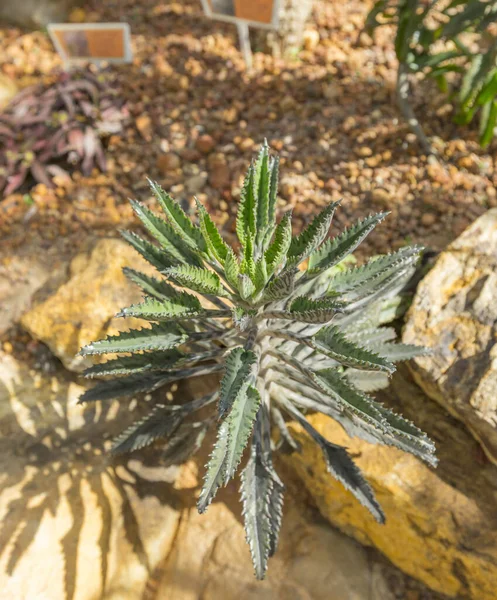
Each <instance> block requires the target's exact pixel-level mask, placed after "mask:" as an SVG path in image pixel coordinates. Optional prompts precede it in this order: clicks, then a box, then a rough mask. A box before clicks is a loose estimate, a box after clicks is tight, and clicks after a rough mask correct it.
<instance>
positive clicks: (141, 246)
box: [121, 231, 174, 271]
mask: <svg viewBox="0 0 497 600" xmlns="http://www.w3.org/2000/svg"><path fill="white" fill-rule="evenodd" d="M121 235H122V237H123V238H124V239H125V240H126V241H127V242H128V244H130V246H132V247H133V248H134V249H135V250H136V251H137V252H138V253H139V254H141V255H142V256H143V258H144V259H145V260H146V261H148V262H149V263H150V264H151V265H153V266H154V267H155V268H156V269H157V270H158V271H163V270H164V269H168V268H169V267H172V266H173V264H174V261H172V260H171V258H170V257H168V256H167V255H166V253H165V252H163V251H162V250H161V249H160V248H158V247H157V246H154V244H151V243H150V242H149V241H147V240H144V239H142V238H141V237H140V236H138V235H136V233H133V232H132V231H121Z"/></svg>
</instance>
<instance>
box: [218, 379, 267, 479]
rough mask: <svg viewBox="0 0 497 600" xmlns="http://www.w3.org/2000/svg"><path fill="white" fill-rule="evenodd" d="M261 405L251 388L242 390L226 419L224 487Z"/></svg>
mask: <svg viewBox="0 0 497 600" xmlns="http://www.w3.org/2000/svg"><path fill="white" fill-rule="evenodd" d="M260 403H261V397H260V395H259V392H258V391H257V390H256V389H255V388H254V387H252V386H249V387H244V388H242V392H241V393H239V394H238V395H237V396H236V398H235V400H234V402H233V405H232V407H231V410H230V412H229V414H228V416H227V417H226V420H225V422H226V423H227V424H228V447H227V452H226V473H225V477H224V483H225V485H226V484H227V483H228V481H229V480H230V479H231V478H232V477H233V475H234V474H235V471H236V468H237V467H238V465H239V464H240V460H241V458H242V454H243V451H244V450H245V446H246V445H247V442H248V439H249V437H250V434H251V433H252V429H253V427H254V422H255V418H256V416H257V411H258V410H259V406H260Z"/></svg>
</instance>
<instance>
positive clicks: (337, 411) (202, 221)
mask: <svg viewBox="0 0 497 600" xmlns="http://www.w3.org/2000/svg"><path fill="white" fill-rule="evenodd" d="M151 186H152V190H153V192H154V194H155V196H156V197H157V200H158V202H159V204H160V206H161V207H162V209H163V211H164V213H165V219H163V218H161V217H159V216H157V215H156V214H154V213H153V212H152V211H151V210H149V209H148V208H146V207H145V206H144V205H142V204H140V203H138V202H132V205H133V208H134V210H135V212H136V214H137V215H138V217H139V218H140V219H141V221H142V222H143V224H144V225H145V227H146V229H147V230H148V231H149V233H150V234H151V235H152V236H153V237H154V238H155V239H156V240H157V242H158V245H155V244H153V243H151V242H149V241H147V240H145V239H142V238H140V237H139V236H138V235H136V234H134V233H129V232H125V233H124V238H125V239H126V240H127V241H128V242H129V243H130V244H131V245H132V246H133V247H134V248H135V249H136V250H137V251H138V252H139V253H140V254H141V255H142V256H143V257H144V258H145V259H146V260H147V261H149V262H150V263H151V264H152V265H154V266H155V267H156V268H157V271H158V272H159V273H160V275H161V277H159V278H155V277H150V276H147V275H145V274H143V273H139V272H137V271H134V270H131V269H125V272H126V275H127V276H128V277H129V279H130V280H131V281H133V282H135V283H136V284H138V285H139V286H140V287H141V289H142V290H143V292H144V294H145V299H144V301H143V302H142V303H140V304H136V305H133V306H130V307H128V308H124V309H123V310H122V311H121V312H120V313H119V314H120V316H124V317H137V318H140V319H145V320H147V321H150V322H151V323H152V325H151V326H150V327H149V328H147V327H144V328H142V329H137V330H132V331H129V332H125V333H120V334H119V335H116V336H110V337H107V338H106V339H103V340H101V341H96V342H94V343H91V344H89V345H88V346H86V347H85V348H83V349H82V351H81V353H82V354H84V355H98V354H105V353H117V354H122V356H120V357H118V358H112V359H110V360H108V361H107V362H104V363H100V364H95V365H94V366H92V367H90V368H89V369H88V370H87V372H86V375H87V376H89V377H102V378H110V379H104V380H103V381H100V382H99V383H97V384H96V385H95V386H94V387H92V388H90V389H88V390H87V391H86V392H85V393H84V394H83V396H82V397H81V399H80V402H89V401H95V400H101V401H108V400H109V399H112V398H117V397H121V396H125V395H134V394H136V393H139V392H152V391H153V390H157V389H158V388H160V387H162V386H164V385H167V384H170V383H171V382H175V381H178V380H182V379H185V378H188V377H200V376H202V375H206V374H210V373H220V374H222V378H221V380H220V385H219V389H218V390H217V391H216V392H214V393H212V394H208V395H206V396H205V397H203V398H200V399H198V400H193V401H190V402H187V403H185V404H170V403H167V402H164V401H158V402H157V403H156V404H154V406H153V408H152V410H151V411H150V413H149V414H148V415H147V416H146V417H145V418H144V419H143V420H141V421H139V422H137V423H135V424H134V425H132V426H131V427H130V428H129V429H127V430H126V431H124V432H123V434H122V435H120V436H119V437H118V439H117V440H115V443H114V447H113V451H114V452H118V453H119V452H127V451H133V450H136V449H138V448H142V447H144V446H147V445H149V444H152V443H153V442H155V441H157V440H159V439H162V438H163V439H165V440H166V441H165V449H164V458H165V460H166V463H178V462H181V461H183V460H185V459H186V458H188V457H189V456H190V455H191V454H192V453H193V452H194V451H196V450H197V449H198V448H199V446H200V444H201V443H202V441H203V439H204V436H205V434H206V431H207V430H208V428H209V427H211V426H215V427H216V429H217V440H216V442H215V444H214V446H213V449H212V453H211V455H210V460H209V461H208V464H207V465H206V471H205V476H204V483H203V488H202V491H201V492H200V497H199V499H198V509H199V511H200V512H204V511H205V510H206V509H207V507H208V506H209V504H210V502H211V501H212V499H213V498H214V496H215V494H216V492H217V490H218V489H219V487H220V486H224V485H226V484H227V483H228V481H230V479H232V478H233V476H234V475H235V473H236V471H237V469H238V467H239V465H240V463H241V462H242V457H243V455H244V451H245V448H246V447H247V446H248V445H250V451H248V452H247V454H248V458H247V461H246V464H245V467H244V468H243V472H242V476H241V497H242V502H243V516H244V520H245V528H246V533H247V540H248V542H249V545H250V550H251V554H252V558H253V563H254V568H255V572H256V575H257V577H258V578H262V577H263V576H264V574H265V571H266V566H267V560H268V557H269V556H271V555H272V554H273V553H274V551H275V549H276V545H277V540H278V532H279V528H280V524H281V519H282V504H283V489H284V486H283V483H282V481H281V480H280V478H279V477H278V475H277V473H276V471H275V469H274V466H273V460H272V452H273V451H274V450H275V449H277V448H279V447H280V446H282V445H285V446H286V448H287V449H291V450H295V451H298V448H299V445H298V443H297V441H296V440H295V439H294V437H292V434H291V428H290V427H288V426H287V420H286V418H289V419H291V420H295V421H296V422H297V423H299V424H300V425H301V426H302V428H303V429H304V430H305V431H306V432H307V433H308V434H309V435H310V436H311V437H312V438H313V439H314V440H315V441H316V442H317V444H318V445H319V446H320V447H321V449H322V451H323V455H324V459H325V461H326V465H327V468H328V470H329V472H330V473H331V475H332V476H333V477H335V478H336V479H338V480H339V481H340V482H341V483H342V484H343V485H344V486H345V487H346V488H347V489H349V490H350V491H351V492H352V493H353V494H354V496H355V497H356V498H357V499H358V500H359V501H360V502H362V504H363V505H364V506H365V507H366V508H368V509H369V510H370V511H371V513H372V514H373V516H374V518H375V519H376V520H377V521H379V522H380V523H381V522H383V521H384V515H383V512H382V510H381V507H380V506H379V504H378V502H377V501H376V499H375V496H374V493H373V490H372V489H371V487H370V486H369V485H368V483H367V482H366V481H365V479H364V478H363V477H362V475H361V473H360V471H359V469H358V468H357V466H356V465H355V464H354V462H353V461H352V458H351V457H350V456H349V454H348V453H347V450H346V449H345V448H342V447H340V446H338V445H336V444H333V443H331V442H329V441H328V440H326V439H324V437H322V436H321V435H320V434H319V433H318V432H317V431H316V430H315V429H314V428H313V427H312V426H311V424H310V423H309V421H308V420H307V419H306V417H305V414H306V413H307V412H314V411H315V412H321V413H323V414H325V415H329V416H330V417H332V418H333V419H335V420H336V421H338V423H340V424H341V425H342V426H343V428H344V429H345V430H346V432H347V433H348V434H349V435H351V436H359V437H360V438H362V439H365V440H368V441H370V442H377V443H381V444H388V445H392V446H396V447H398V448H401V449H402V450H405V451H408V452H411V453H412V454H415V455H416V456H419V457H421V458H422V459H424V460H425V461H427V462H428V463H429V464H431V465H435V464H436V459H435V456H434V445H433V443H432V442H431V441H430V439H429V438H428V437H427V436H426V435H425V434H424V433H423V432H422V431H420V430H419V429H418V428H416V427H415V426H414V425H413V424H412V423H410V422H408V421H406V420H405V419H403V418H402V417H401V416H399V415H397V414H394V413H393V412H391V411H390V410H388V409H387V408H385V407H384V406H383V405H381V404H380V403H379V402H377V401H376V400H374V399H373V398H372V397H370V396H368V395H367V392H371V391H374V390H376V389H379V388H382V387H385V386H386V385H388V377H389V376H390V374H391V373H392V372H393V371H394V370H395V366H394V362H395V361H398V360H405V359H408V358H410V357H412V356H415V355H418V354H420V353H422V352H423V349H422V348H419V347H416V346H412V345H405V344H400V343H395V342H394V339H395V337H396V333H395V330H394V329H392V328H391V327H381V326H380V325H381V323H382V321H383V317H384V315H385V314H386V315H387V318H392V315H393V314H395V307H396V306H397V304H396V302H395V300H394V298H395V296H396V294H397V292H398V291H399V289H401V288H402V287H403V286H404V285H405V283H406V281H407V280H408V279H409V278H410V277H411V275H412V273H413V270H414V269H415V265H416V262H417V260H418V257H419V253H420V248H419V247H408V248H403V249H401V250H399V251H398V252H395V253H393V254H389V255H386V256H380V257H376V258H374V259H373V260H370V261H369V262H367V263H366V264H364V265H362V266H353V261H351V260H350V255H351V253H352V252H353V251H354V250H355V249H356V248H357V246H358V245H359V244H360V243H361V242H362V241H363V240H364V238H365V237H366V236H367V235H368V234H369V233H370V232H371V231H372V230H373V228H374V227H375V226H376V225H377V224H378V223H380V222H381V221H382V220H383V219H384V217H385V216H386V215H385V213H380V214H376V215H372V216H370V217H367V218H365V219H364V220H362V221H359V222H358V223H356V224H355V225H353V226H352V227H350V228H348V229H345V230H344V231H343V232H342V233H341V234H340V235H337V236H335V237H333V238H331V239H327V237H328V232H329V229H330V225H331V222H332V218H333V214H334V212H335V210H336V209H337V207H338V203H337V202H335V203H331V204H329V205H328V206H326V207H325V208H324V210H323V211H322V212H321V213H320V214H318V215H317V216H316V217H315V218H314V220H313V221H312V222H311V223H310V225H309V226H308V227H307V228H306V229H304V230H303V231H302V233H300V234H299V235H293V234H292V223H291V213H290V212H286V213H285V214H283V216H282V217H281V219H280V221H279V223H278V224H276V219H275V215H276V205H277V188H278V159H277V158H272V157H270V156H269V151H268V147H267V145H266V144H264V146H263V147H262V150H261V152H260V154H259V156H258V158H257V160H256V161H255V162H254V163H253V164H252V165H251V166H250V168H249V170H248V174H247V176H246V179H245V183H244V186H243V189H242V192H241V199H240V205H239V208H238V215H237V220H236V232H237V236H238V240H239V243H240V246H239V249H238V251H235V250H234V249H233V248H231V247H230V246H229V245H227V244H226V243H225V241H224V240H223V238H222V237H221V235H220V233H219V231H218V230H217V228H216V225H215V224H214V222H213V221H212V219H211V217H210V216H209V214H208V212H207V210H206V209H205V208H204V206H202V204H200V203H199V202H198V201H197V211H198V223H199V224H198V225H196V224H194V223H193V222H192V220H190V218H189V217H188V216H187V215H186V214H185V212H183V210H182V208H181V207H180V205H179V204H178V203H176V202H175V201H174V200H173V199H172V198H171V197H170V196H169V195H168V194H167V193H166V192H165V191H163V190H162V189H161V188H160V187H159V186H158V185H157V184H156V183H151ZM348 257H349V258H348ZM186 290H189V291H186ZM191 292H193V293H191ZM384 311H386V312H384ZM201 409H205V416H203V417H202V418H199V417H198V416H197V417H195V416H194V415H195V414H198V413H197V411H200V410H201ZM272 429H274V430H275V432H279V433H278V435H277V436H276V437H277V441H276V442H275V441H273V440H272V436H271V433H272Z"/></svg>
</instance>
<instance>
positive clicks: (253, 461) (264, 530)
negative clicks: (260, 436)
mask: <svg viewBox="0 0 497 600" xmlns="http://www.w3.org/2000/svg"><path fill="white" fill-rule="evenodd" d="M273 488H274V481H273V479H272V477H271V476H270V474H269V473H268V471H267V469H266V468H265V466H264V464H263V462H262V459H261V457H260V456H259V450H258V444H252V451H251V453H250V458H249V460H248V462H247V465H246V466H245V468H244V469H243V471H242V475H241V487H240V492H241V499H242V505H243V511H242V515H243V521H244V525H245V533H246V538H247V543H248V545H249V548H250V554H251V555H252V563H253V565H254V570H255V575H256V577H257V579H264V575H265V574H266V569H267V561H268V558H269V554H270V551H271V541H272V540H271V538H272V531H271V513H270V502H271V495H272V491H273Z"/></svg>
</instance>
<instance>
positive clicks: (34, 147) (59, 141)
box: [0, 70, 128, 195]
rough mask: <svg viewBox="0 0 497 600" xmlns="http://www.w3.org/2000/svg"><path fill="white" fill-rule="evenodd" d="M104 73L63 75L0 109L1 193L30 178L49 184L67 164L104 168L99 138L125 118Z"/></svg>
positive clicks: (114, 130)
mask: <svg viewBox="0 0 497 600" xmlns="http://www.w3.org/2000/svg"><path fill="white" fill-rule="evenodd" d="M107 77H108V76H106V75H102V76H101V77H96V76H95V75H93V74H92V73H91V72H90V71H88V70H87V71H79V72H78V71H75V72H72V73H63V74H61V75H59V76H57V79H56V81H55V82H54V83H53V84H51V85H43V84H40V85H35V86H32V87H29V88H26V89H24V90H22V91H21V92H20V93H19V94H18V95H17V96H15V97H14V99H13V100H12V101H11V102H10V104H9V105H8V106H7V107H6V108H5V109H4V111H3V112H0V146H1V147H2V148H3V149H4V151H3V152H2V153H0V191H3V193H4V194H5V195H7V194H10V193H12V192H14V191H15V190H17V189H18V188H19V187H20V186H21V185H22V184H23V183H24V181H25V180H26V178H27V177H28V176H31V177H32V178H33V179H34V180H35V181H36V182H39V183H44V184H46V185H47V186H49V187H52V178H53V177H55V176H66V177H67V176H68V173H67V171H66V168H67V167H72V168H74V167H76V166H80V168H81V170H82V171H83V173H84V174H85V175H89V174H90V173H91V170H92V169H93V167H95V166H96V167H98V168H99V169H100V170H102V171H105V169H106V161H105V155H104V148H103V144H102V136H105V135H109V134H112V133H119V132H120V131H121V130H122V128H123V124H124V122H125V121H126V119H127V118H128V110H127V108H126V106H125V103H124V101H123V100H122V98H121V97H120V96H119V95H118V93H117V91H116V89H115V88H114V87H113V86H112V85H111V82H110V81H109V80H108V79H107Z"/></svg>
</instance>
